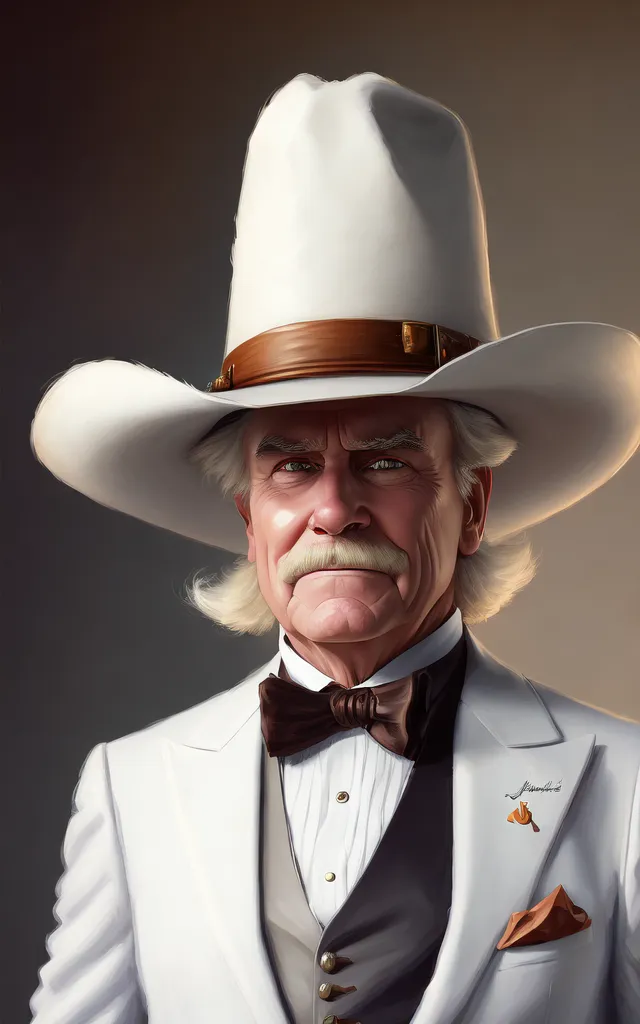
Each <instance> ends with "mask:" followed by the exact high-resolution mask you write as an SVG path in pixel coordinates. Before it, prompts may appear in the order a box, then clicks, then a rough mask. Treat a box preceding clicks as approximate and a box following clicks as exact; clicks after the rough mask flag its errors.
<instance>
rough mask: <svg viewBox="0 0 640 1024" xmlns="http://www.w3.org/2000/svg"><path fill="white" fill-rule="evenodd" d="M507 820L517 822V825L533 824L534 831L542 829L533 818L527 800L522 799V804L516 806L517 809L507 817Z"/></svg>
mask: <svg viewBox="0 0 640 1024" xmlns="http://www.w3.org/2000/svg"><path fill="white" fill-rule="evenodd" d="M507 821H511V822H515V823H516V825H531V828H532V829H533V831H534V832H539V831H540V829H539V828H538V826H537V825H536V823H535V821H534V820H533V816H532V814H531V811H530V810H529V805H528V801H527V800H521V801H520V806H519V807H516V809H515V811H512V812H511V814H510V815H509V816H508V817H507Z"/></svg>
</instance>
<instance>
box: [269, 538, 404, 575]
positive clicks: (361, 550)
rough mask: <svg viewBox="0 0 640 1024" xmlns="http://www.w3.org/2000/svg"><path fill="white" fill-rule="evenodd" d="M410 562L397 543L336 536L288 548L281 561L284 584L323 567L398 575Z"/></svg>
mask: <svg viewBox="0 0 640 1024" xmlns="http://www.w3.org/2000/svg"><path fill="white" fill-rule="evenodd" d="M408 562H409V558H408V555H407V554H406V552H405V551H403V550H402V549H401V548H397V547H395V545H393V544H388V543H381V544H370V543H364V542H363V541H356V540H344V539H342V538H340V537H338V538H336V539H335V541H334V543H333V544H331V545H329V544H312V545H311V546H310V547H308V548H305V549H304V550H303V551H296V550H295V548H294V549H293V550H292V551H288V552H287V554H286V555H283V556H282V558H281V559H280V561H279V563H278V576H279V578H280V579H281V580H282V582H283V583H297V582H298V580H299V579H300V578H301V577H302V576H306V575H307V574H308V573H310V572H318V571H319V570H321V569H371V570H373V571H374V572H383V573H386V574H387V576H392V577H394V578H395V577H396V576H399V575H400V573H401V572H403V571H404V570H405V569H406V567H407V565H408Z"/></svg>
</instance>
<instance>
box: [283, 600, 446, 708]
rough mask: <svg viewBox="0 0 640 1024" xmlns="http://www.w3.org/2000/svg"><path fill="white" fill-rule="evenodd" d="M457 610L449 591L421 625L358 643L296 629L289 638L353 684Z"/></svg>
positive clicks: (333, 675)
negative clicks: (312, 636)
mask: <svg viewBox="0 0 640 1024" xmlns="http://www.w3.org/2000/svg"><path fill="white" fill-rule="evenodd" d="M455 610H456V606H455V604H454V602H453V595H452V593H451V592H450V591H447V592H446V593H445V594H443V595H442V597H441V598H440V600H439V601H437V602H436V604H435V605H434V606H433V608H432V609H431V611H430V612H429V613H428V615H427V616H426V617H425V618H424V619H423V620H422V621H421V623H420V624H419V626H418V627H417V628H414V627H411V626H407V625H406V624H403V626H402V627H399V628H398V629H395V630H390V631H389V632H388V633H383V634H382V635H381V636H377V637H372V638H371V639H370V640H359V641H355V642H354V643H346V642H345V643H326V644H324V643H315V642H314V641H312V640H309V639H307V637H303V636H300V635H299V634H296V633H292V632H287V638H288V640H289V643H290V644H291V646H292V647H293V649H294V651H295V652H296V654H299V655H300V657H301V658H304V660H305V661H308V662H309V664H310V665H313V667H314V668H317V669H318V671H319V672H322V674H323V675H325V676H328V677H329V678H330V679H333V680H334V681H335V682H336V683H339V684H340V686H344V687H347V688H350V687H352V686H358V684H359V683H362V682H364V681H365V679H369V678H370V677H371V676H372V675H373V674H374V672H377V670H378V669H380V668H382V667H383V666H384V665H386V664H387V663H388V662H390V661H391V660H392V658H396V657H397V656H398V655H399V654H402V652H403V651H406V650H407V648H409V647H412V646H413V645H414V644H417V643H419V642H420V640H424V639H425V637H427V636H429V635H430V634H431V633H434V632H435V631H436V629H438V628H439V627H440V626H441V625H442V624H443V623H444V622H446V621H447V619H448V618H450V616H451V615H453V613H454V611H455Z"/></svg>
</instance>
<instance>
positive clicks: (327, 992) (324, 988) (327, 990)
mask: <svg viewBox="0 0 640 1024" xmlns="http://www.w3.org/2000/svg"><path fill="white" fill-rule="evenodd" d="M318 995H319V996H320V998H321V999H330V998H331V996H332V995H333V985H330V984H329V983H328V982H326V981H325V982H324V984H322V985H321V986H320V988H319V989H318Z"/></svg>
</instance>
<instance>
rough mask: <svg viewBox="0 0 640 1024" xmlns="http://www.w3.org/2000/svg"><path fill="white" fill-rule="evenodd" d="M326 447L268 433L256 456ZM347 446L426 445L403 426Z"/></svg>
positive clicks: (361, 448) (322, 443)
mask: <svg viewBox="0 0 640 1024" xmlns="http://www.w3.org/2000/svg"><path fill="white" fill-rule="evenodd" d="M325 447H326V445H325V441H324V440H317V441H314V440H310V439H309V438H302V439H301V440H299V441H294V440H292V439H290V438H287V437H282V435H280V434H267V435H266V436H265V437H263V438H262V440H261V441H260V443H259V444H258V446H257V447H256V456H257V457H258V458H259V457H260V456H261V455H271V454H274V453H278V452H288V453H294V454H300V453H301V452H314V451H315V452H317V451H323V450H324V448H325ZM345 448H346V449H347V450H348V451H370V450H374V451H384V450H387V449H391V448H411V449H413V450H414V451H415V450H417V451H424V450H425V445H424V442H423V441H422V438H420V437H418V435H417V434H416V433H415V431H414V430H410V429H409V428H408V427H403V428H402V430H397V431H396V432H395V433H394V434H391V435H390V436H389V437H368V438H364V439H361V440H353V441H349V442H348V443H347V444H346V445H345Z"/></svg>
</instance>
